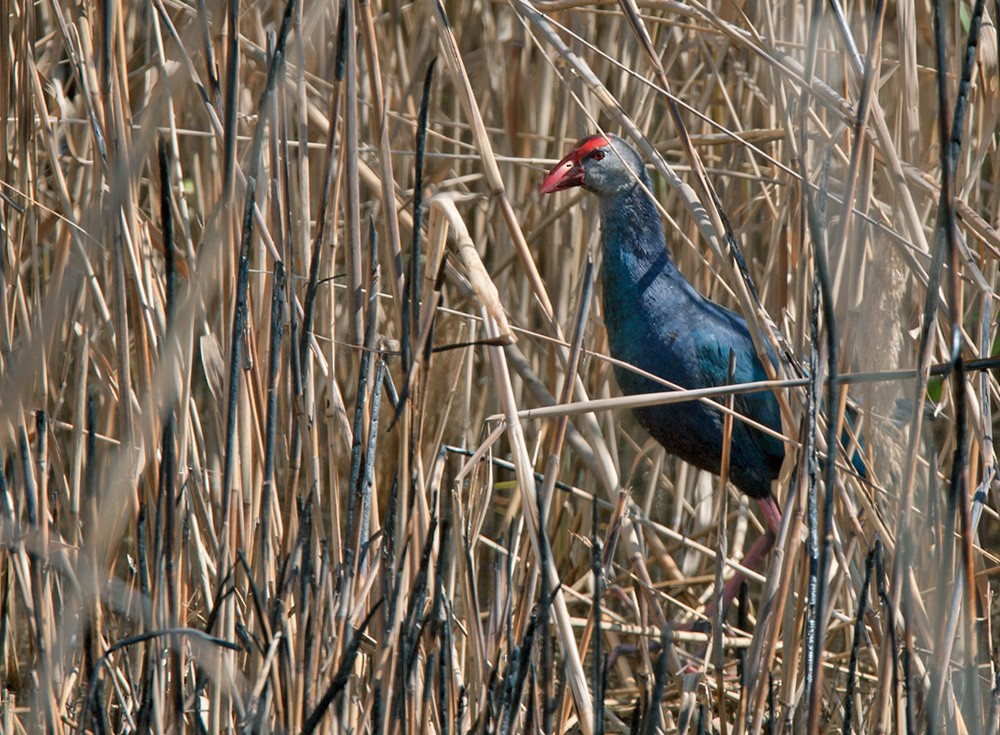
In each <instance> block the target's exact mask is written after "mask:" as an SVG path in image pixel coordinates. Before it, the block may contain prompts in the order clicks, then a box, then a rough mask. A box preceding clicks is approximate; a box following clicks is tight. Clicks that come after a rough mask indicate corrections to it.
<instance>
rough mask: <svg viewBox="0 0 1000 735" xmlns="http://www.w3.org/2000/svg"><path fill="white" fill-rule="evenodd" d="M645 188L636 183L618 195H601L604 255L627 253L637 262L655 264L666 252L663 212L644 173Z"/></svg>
mask: <svg viewBox="0 0 1000 735" xmlns="http://www.w3.org/2000/svg"><path fill="white" fill-rule="evenodd" d="M642 178H643V181H642V183H643V184H644V185H645V187H646V188H645V189H643V187H641V186H639V184H638V183H637V184H635V185H634V186H632V187H629V188H628V189H624V190H622V191H620V192H618V193H617V194H613V195H610V196H604V197H602V198H601V235H602V241H603V243H604V257H605V258H608V257H609V256H611V257H612V259H617V258H618V257H619V256H628V258H629V260H630V261H634V262H635V263H636V265H643V264H647V263H653V262H655V261H657V260H659V259H660V258H661V256H663V254H665V253H666V252H667V248H666V243H665V241H664V238H663V226H662V225H661V223H660V213H659V211H658V210H657V209H656V205H655V204H654V203H653V200H652V199H651V198H650V196H649V194H647V193H646V191H647V190H649V189H650V188H651V182H650V181H649V177H648V176H647V175H645V173H644V174H643V177H642Z"/></svg>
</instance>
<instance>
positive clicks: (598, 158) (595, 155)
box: [590, 150, 604, 161]
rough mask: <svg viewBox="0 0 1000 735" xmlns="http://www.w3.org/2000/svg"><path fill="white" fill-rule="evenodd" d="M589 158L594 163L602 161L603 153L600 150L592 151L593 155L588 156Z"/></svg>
mask: <svg viewBox="0 0 1000 735" xmlns="http://www.w3.org/2000/svg"><path fill="white" fill-rule="evenodd" d="M590 157H591V158H592V159H594V160H595V161H603V160H604V151H602V150H596V151H594V152H593V153H591V154H590Z"/></svg>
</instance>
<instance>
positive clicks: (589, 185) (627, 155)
mask: <svg viewBox="0 0 1000 735" xmlns="http://www.w3.org/2000/svg"><path fill="white" fill-rule="evenodd" d="M637 179H639V180H642V181H644V182H646V183H647V185H648V182H649V179H648V177H647V176H646V169H645V165H644V164H643V161H642V158H641V157H640V156H639V154H638V153H636V152H635V149H633V148H632V146H630V145H629V144H628V143H626V142H625V141H624V140H622V139H621V138H619V137H618V136H617V135H591V136H588V137H586V138H582V139H580V140H578V141H577V143H576V145H575V146H573V150H571V151H570V152H569V153H568V154H567V155H566V157H565V158H563V159H562V160H561V161H560V162H559V163H557V164H556V165H555V167H554V168H553V169H552V170H551V171H549V173H548V176H546V177H545V180H544V181H543V182H542V186H541V189H540V191H541V193H542V194H551V193H552V192H554V191H562V190H563V189H570V188H572V187H574V186H582V187H583V188H584V189H586V190H587V191H591V192H593V193H594V194H597V195H598V196H600V197H607V196H613V195H615V194H618V193H620V192H623V191H628V190H630V189H632V188H633V187H634V186H635V184H636V180H637Z"/></svg>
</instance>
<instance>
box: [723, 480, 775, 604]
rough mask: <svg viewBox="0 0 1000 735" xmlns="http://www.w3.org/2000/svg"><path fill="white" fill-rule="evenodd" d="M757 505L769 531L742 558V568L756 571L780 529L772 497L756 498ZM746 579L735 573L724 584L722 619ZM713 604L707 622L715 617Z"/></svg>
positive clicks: (740, 573) (741, 573) (739, 573)
mask: <svg viewBox="0 0 1000 735" xmlns="http://www.w3.org/2000/svg"><path fill="white" fill-rule="evenodd" d="M757 504H758V505H759V506H760V511H761V513H762V514H763V515H764V520H766V521H767V525H768V528H769V529H770V531H769V532H768V533H766V534H764V535H763V536H761V537H760V538H759V539H757V541H755V542H754V545H753V546H751V547H750V551H748V552H747V555H746V556H745V557H743V566H745V567H746V568H747V569H753V570H755V571H756V570H757V569H758V568H760V566H761V565H762V563H763V561H764V558H765V557H766V556H767V552H769V551H770V550H771V547H772V546H774V539H775V538H777V536H778V529H779V528H781V511H780V510H778V504H777V502H775V500H774V498H773V497H772V496H770V495H769V496H767V497H766V498H758V499H757ZM744 579H746V575H745V574H743V572H736V574H734V575H733V576H732V578H731V579H730V580H729V581H728V582H726V584H725V585H724V586H723V588H722V617H723V618H725V617H726V613H727V612H728V611H729V606H730V605H731V604H732V602H733V598H734V597H736V593H737V592H739V590H740V585H741V584H743V580H744ZM715 610H716V608H715V604H714V603H712V604H711V605H709V606H708V610H706V612H705V614H706V616H707V617H708V619H709V620H711V619H712V618H713V617H714V616H715Z"/></svg>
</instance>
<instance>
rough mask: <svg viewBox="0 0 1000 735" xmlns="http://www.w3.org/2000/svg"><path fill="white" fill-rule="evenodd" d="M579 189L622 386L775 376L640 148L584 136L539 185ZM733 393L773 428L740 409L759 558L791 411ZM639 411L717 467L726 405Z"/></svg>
mask: <svg viewBox="0 0 1000 735" xmlns="http://www.w3.org/2000/svg"><path fill="white" fill-rule="evenodd" d="M574 187H582V188H583V189H585V190H586V191H588V192H590V193H592V194H594V195H596V197H597V199H598V201H599V203H600V221H601V250H602V263H601V283H602V303H603V316H604V326H605V328H606V330H607V335H608V348H609V351H610V353H611V356H612V357H613V358H615V360H616V364H615V366H614V372H615V377H616V380H617V382H618V385H619V387H620V389H621V391H622V393H624V394H625V395H629V396H632V395H640V394H644V393H655V392H659V391H662V390H663V386H662V384H660V383H658V382H656V381H654V380H652V379H650V378H649V377H647V376H646V375H645V374H644V373H648V374H650V375H653V376H656V377H657V378H660V379H662V380H665V381H668V382H670V383H673V384H675V385H677V386H679V387H680V388H683V389H697V388H709V387H715V386H722V385H726V384H729V383H745V382H751V381H759V380H767V379H768V375H767V371H766V370H765V368H764V364H763V363H762V362H761V360H760V357H758V354H757V351H756V349H755V347H754V343H753V340H752V339H751V337H750V330H749V329H748V328H747V323H746V320H745V319H744V318H743V317H742V316H740V315H739V314H736V313H734V312H732V311H730V310H729V309H726V308H725V307H723V306H721V305H720V304H717V303H715V302H714V301H712V300H710V299H708V298H706V297H705V296H703V295H702V294H701V293H699V292H698V291H697V289H695V287H694V286H692V285H691V283H690V282H689V281H688V280H687V279H686V278H685V277H684V275H683V274H682V273H681V272H680V270H678V268H677V266H676V265H675V264H674V262H673V260H672V259H671V257H670V253H669V251H668V249H667V244H666V237H665V234H664V230H663V225H662V222H661V220H660V213H659V210H658V209H657V206H656V203H655V202H654V201H653V199H652V196H651V191H652V188H653V187H652V181H651V180H650V177H649V174H648V173H647V171H646V166H645V164H644V162H643V159H642V157H641V156H640V155H639V154H638V153H637V152H636V151H635V149H634V148H632V146H630V145H629V144H628V143H627V142H626V141H625V140H623V139H622V138H620V137H618V136H616V135H611V134H596V135H590V136H588V137H584V138H581V139H580V140H579V141H577V143H576V144H575V145H574V146H573V148H572V150H571V151H570V152H569V153H568V154H567V155H566V156H565V157H564V158H563V159H562V160H561V161H559V163H557V164H556V165H555V167H554V168H552V170H551V171H549V173H548V175H547V176H546V177H545V179H544V180H543V181H542V184H541V187H540V189H539V191H540V193H542V194H551V193H554V192H557V191H563V190H565V189H570V188H574ZM730 355H732V357H733V359H734V361H735V372H733V373H732V374H731V373H730ZM633 368H638V370H635V369H633ZM730 375H731V376H732V379H731V380H730ZM733 401H734V408H735V410H736V411H737V412H738V413H739V414H742V415H743V416H746V417H748V418H750V419H753V421H754V422H755V423H756V424H759V425H760V426H764V427H767V428H768V429H770V430H771V432H773V433H769V432H766V431H762V430H761V429H760V428H758V427H757V426H753V425H750V424H748V423H746V422H745V421H741V420H739V419H737V420H735V421H734V422H733V427H732V435H731V440H730V455H729V456H730V461H729V480H730V482H732V484H733V485H735V486H736V488H738V489H739V490H740V491H741V492H743V493H744V494H746V495H747V496H749V497H750V498H753V499H754V500H756V501H757V503H758V505H759V507H760V509H761V513H762V515H763V516H764V518H765V520H766V522H767V527H768V531H767V532H766V533H765V534H764V535H763V536H761V538H760V539H758V541H757V542H756V543H755V544H754V545H753V546H752V547H751V549H750V550H749V551H748V553H747V554H746V556H745V557H744V559H743V565H744V566H746V567H748V568H754V567H756V566H759V565H760V564H761V563H762V562H763V560H764V558H765V557H766V555H767V553H768V552H769V551H770V549H771V546H772V545H773V543H774V539H775V538H776V536H777V534H778V529H779V527H780V524H781V512H780V510H779V509H778V505H777V502H776V501H775V498H774V495H773V494H772V492H771V486H772V483H773V481H774V480H775V479H777V477H778V475H779V473H780V471H781V466H782V463H783V461H784V458H785V448H784V444H783V442H782V441H781V439H779V438H778V437H779V436H781V430H782V429H781V413H780V409H779V406H778V401H777V398H776V396H775V395H774V393H773V392H771V391H761V392H755V393H743V394H737V395H736V396H735V397H734V399H733ZM635 415H636V417H637V418H638V420H639V423H640V424H641V425H642V426H643V428H645V429H646V431H648V432H649V434H650V435H651V436H652V437H653V438H654V439H656V440H657V441H658V442H659V443H660V444H661V445H662V446H663V447H664V449H665V450H666V451H667V452H668V453H669V454H672V455H674V456H676V457H679V458H680V459H682V460H684V461H685V462H688V463H689V464H692V465H694V466H695V467H698V468H700V469H703V470H707V471H708V472H711V473H714V474H716V475H717V474H719V472H720V469H721V464H722V453H723V414H722V412H721V411H720V410H719V409H718V408H716V407H714V406H712V405H709V404H706V403H704V402H701V401H691V402H685V403H672V404H665V405H658V406H646V407H642V408H638V409H635ZM742 579H743V576H742V575H740V574H737V575H735V576H734V577H733V578H731V579H730V580H729V581H728V582H727V583H726V585H725V586H724V588H723V593H722V614H723V615H724V614H725V612H726V609H727V608H728V607H729V604H730V602H731V601H732V599H733V597H734V596H735V594H736V592H737V590H738V588H739V585H740V583H741V582H742Z"/></svg>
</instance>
